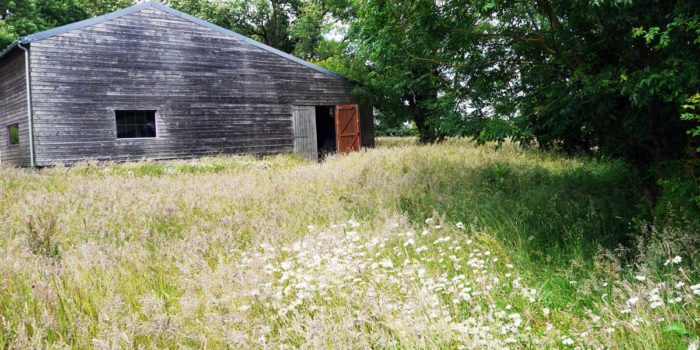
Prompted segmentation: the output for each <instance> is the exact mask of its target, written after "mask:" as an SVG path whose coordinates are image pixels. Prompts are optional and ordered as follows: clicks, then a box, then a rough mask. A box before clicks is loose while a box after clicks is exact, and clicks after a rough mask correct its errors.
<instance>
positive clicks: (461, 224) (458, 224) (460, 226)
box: [455, 221, 464, 229]
mask: <svg viewBox="0 0 700 350" xmlns="http://www.w3.org/2000/svg"><path fill="white" fill-rule="evenodd" d="M455 226H457V228H458V229H464V224H463V223H462V222H461V221H460V222H458V223H457V225H455Z"/></svg>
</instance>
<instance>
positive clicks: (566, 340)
mask: <svg viewBox="0 0 700 350" xmlns="http://www.w3.org/2000/svg"><path fill="white" fill-rule="evenodd" d="M561 343H562V344H564V345H574V340H573V339H571V338H569V337H567V336H562V337H561Z"/></svg>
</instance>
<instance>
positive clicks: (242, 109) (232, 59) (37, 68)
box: [31, 9, 356, 165]
mask: <svg viewBox="0 0 700 350" xmlns="http://www.w3.org/2000/svg"><path fill="white" fill-rule="evenodd" d="M31 51H32V55H31V64H32V94H33V98H34V102H33V107H34V108H33V110H34V123H35V133H34V135H35V145H36V160H37V163H38V164H39V165H49V164H54V163H58V162H63V163H71V162H74V161H78V160H81V159H85V158H91V159H98V160H106V159H114V160H128V159H140V158H143V157H146V158H157V159H167V158H187V157H196V156H201V155H210V154H218V153H225V154H232V153H255V154H269V153H277V152H291V151H292V150H293V146H294V135H293V129H292V127H293V125H292V106H293V105H335V104H343V103H355V102H356V101H355V99H354V98H353V96H352V95H351V90H352V88H353V86H352V84H351V83H349V82H346V81H343V80H339V79H336V78H334V77H331V76H328V75H326V74H323V73H321V72H318V71H316V70H313V69H311V68H308V67H305V66H303V65H300V64H298V63H295V62H292V61H290V60H287V59H285V58H282V57H280V56H278V55H276V54H274V53H271V52H268V51H266V50H263V49H261V48H258V47H255V46H253V45H250V44H246V43H244V42H241V41H239V40H237V39H236V38H233V37H230V36H228V35H225V34H222V33H219V32H216V31H214V30H211V29H209V28H206V27H203V26H200V25H198V24H195V23H193V22H190V21H188V20H186V19H183V18H181V17H178V16H175V15H172V14H170V13H167V12H164V11H160V10H157V9H146V10H142V11H140V12H136V13H133V14H130V15H127V16H123V17H119V18H116V19H113V20H110V21H108V22H104V23H101V24H97V25H94V26H90V27H86V28H83V29H79V30H74V31H71V32H67V33H64V34H60V35H57V36H54V37H51V38H48V39H45V40H42V41H38V42H35V43H32V47H31ZM115 109H116V110H118V109H126V110H133V109H148V110H152V109H156V110H158V117H157V128H158V137H157V138H154V139H131V140H129V139H117V138H116V125H115V123H116V121H115V116H114V110H115Z"/></svg>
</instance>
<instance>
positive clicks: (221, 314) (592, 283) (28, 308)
mask: <svg viewBox="0 0 700 350" xmlns="http://www.w3.org/2000/svg"><path fill="white" fill-rule="evenodd" d="M634 179H635V174H634V172H633V171H632V170H631V169H630V168H629V167H628V166H627V165H625V164H624V163H623V162H619V161H613V160H595V159H589V158H581V157H566V156H561V155H556V154H550V153H544V152H539V151H532V150H522V149H520V148H519V147H517V146H516V145H513V144H508V143H507V144H505V145H503V146H501V147H498V148H497V147H494V146H493V145H486V146H480V147H477V146H475V145H474V144H473V143H472V142H470V141H467V140H461V139H456V140H449V141H447V142H444V143H441V144H437V145H428V146H424V145H416V144H415V142H414V140H410V139H408V140H407V139H379V147H377V148H376V149H372V150H366V151H363V152H360V153H355V154H350V155H347V156H333V157H330V158H328V159H326V160H325V161H324V162H323V163H320V164H315V163H309V162H306V161H304V160H301V159H299V158H297V157H295V156H292V155H279V156H272V157H267V158H264V159H256V158H254V157H243V156H241V157H212V158H203V159H197V160H186V161H168V162H155V161H141V162H134V163H128V164H112V163H99V164H98V163H92V162H86V163H82V164H79V165H76V166H71V167H63V166H58V167H53V168H46V169H42V170H39V171H32V170H29V169H16V168H8V167H0V252H2V254H1V255H0V348H3V349H4V348H10V349H31V348H55V349H64V348H96V349H115V348H143V349H152V348H153V349H155V348H192V349H199V348H207V349H219V348H232V349H237V348H256V349H265V348H271V349H285V348H288V349H292V348H293V349H296V348H313V349H318V348H325V349H367V348H380V349H384V348H390V349H419V348H420V349H474V348H484V349H506V348H511V349H518V348H532V349H547V348H553V349H559V348H564V349H566V348H572V349H573V348H580V349H588V348H590V349H606V348H625V349H689V348H690V349H697V346H698V337H699V334H700V309H699V305H700V278H699V276H698V265H699V261H700V260H699V259H698V256H700V252H699V250H700V235H699V234H698V232H697V231H696V229H694V227H695V226H693V225H690V224H684V223H683V222H679V221H673V220H670V221H668V220H667V221H664V222H662V220H655V219H653V218H652V219H650V218H642V217H640V215H639V212H640V210H639V205H640V201H641V198H640V197H639V193H638V190H637V188H638V184H637V183H636V182H635V180H634Z"/></svg>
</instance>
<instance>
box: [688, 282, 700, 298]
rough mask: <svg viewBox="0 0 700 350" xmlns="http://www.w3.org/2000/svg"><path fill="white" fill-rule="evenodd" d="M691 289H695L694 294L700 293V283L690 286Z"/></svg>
mask: <svg viewBox="0 0 700 350" xmlns="http://www.w3.org/2000/svg"><path fill="white" fill-rule="evenodd" d="M690 290H692V291H693V294H695V295H700V283H698V284H694V285H692V286H690Z"/></svg>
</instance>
